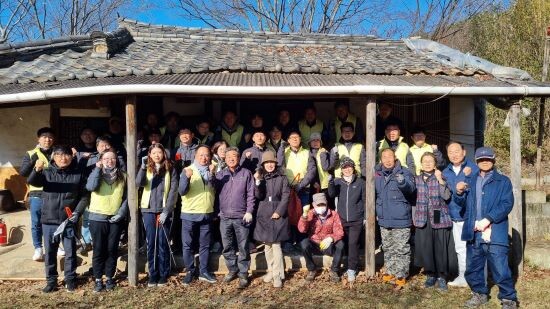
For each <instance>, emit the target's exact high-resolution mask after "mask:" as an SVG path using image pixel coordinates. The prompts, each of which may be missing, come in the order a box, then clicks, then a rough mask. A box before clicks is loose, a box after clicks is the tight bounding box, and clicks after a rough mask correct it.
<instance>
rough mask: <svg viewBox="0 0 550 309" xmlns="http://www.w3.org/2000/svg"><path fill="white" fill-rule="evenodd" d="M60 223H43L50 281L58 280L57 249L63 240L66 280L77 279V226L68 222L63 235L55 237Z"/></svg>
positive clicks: (47, 275) (45, 257)
mask: <svg viewBox="0 0 550 309" xmlns="http://www.w3.org/2000/svg"><path fill="white" fill-rule="evenodd" d="M58 226H59V225H55V224H42V231H43V233H44V249H45V250H46V252H45V254H44V266H45V267H46V280H47V281H48V283H56V282H57V277H58V273H57V249H59V243H61V242H63V249H64V250H65V258H64V260H65V265H64V273H65V281H71V280H76V240H75V239H76V237H75V227H74V225H73V224H72V223H69V224H67V226H66V227H65V231H64V232H63V234H62V235H61V237H56V238H55V239H54V238H53V234H54V233H55V230H57V227H58Z"/></svg>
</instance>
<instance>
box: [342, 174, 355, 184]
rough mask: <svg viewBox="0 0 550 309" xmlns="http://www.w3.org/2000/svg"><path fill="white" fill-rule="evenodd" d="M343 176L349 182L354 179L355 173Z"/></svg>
mask: <svg viewBox="0 0 550 309" xmlns="http://www.w3.org/2000/svg"><path fill="white" fill-rule="evenodd" d="M342 178H344V180H345V181H346V182H347V183H351V181H352V180H353V175H350V176H342Z"/></svg>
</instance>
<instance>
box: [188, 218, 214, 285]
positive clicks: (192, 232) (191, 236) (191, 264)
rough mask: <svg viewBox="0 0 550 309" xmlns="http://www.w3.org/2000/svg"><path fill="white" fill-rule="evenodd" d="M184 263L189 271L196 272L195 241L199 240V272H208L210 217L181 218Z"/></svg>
mask: <svg viewBox="0 0 550 309" xmlns="http://www.w3.org/2000/svg"><path fill="white" fill-rule="evenodd" d="M181 241H182V253H183V264H184V266H185V268H186V269H187V271H188V272H191V273H194V272H195V254H194V252H193V248H194V246H193V245H194V243H195V242H196V241H198V242H199V272H200V273H201V274H203V273H207V272H208V259H209V257H210V219H207V218H205V219H203V220H202V221H190V220H185V219H181Z"/></svg>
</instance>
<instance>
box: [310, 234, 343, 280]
mask: <svg viewBox="0 0 550 309" xmlns="http://www.w3.org/2000/svg"><path fill="white" fill-rule="evenodd" d="M300 246H301V247H302V252H303V254H304V259H305V260H306V268H307V270H309V271H314V270H315V263H314V262H313V254H319V253H320V254H322V255H329V256H332V264H331V265H330V270H332V271H334V272H338V271H339V270H340V263H341V262H342V255H343V253H344V242H343V241H340V240H339V241H337V242H335V243H332V244H331V245H330V247H328V248H327V249H325V250H321V248H319V244H317V243H315V242H313V241H312V240H311V239H309V238H305V239H303V240H302V241H301V242H300Z"/></svg>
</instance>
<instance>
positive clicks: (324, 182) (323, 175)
mask: <svg viewBox="0 0 550 309" xmlns="http://www.w3.org/2000/svg"><path fill="white" fill-rule="evenodd" d="M315 158H316V159H317V173H319V182H320V185H321V189H327V188H328V175H330V174H329V172H327V171H325V170H323V167H322V166H321V152H320V151H317V155H316V156H315Z"/></svg>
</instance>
